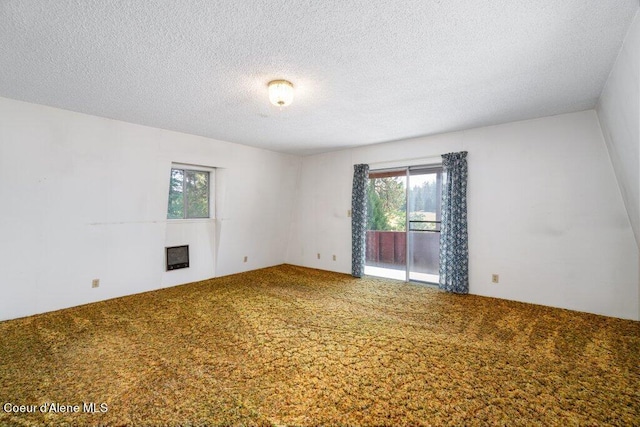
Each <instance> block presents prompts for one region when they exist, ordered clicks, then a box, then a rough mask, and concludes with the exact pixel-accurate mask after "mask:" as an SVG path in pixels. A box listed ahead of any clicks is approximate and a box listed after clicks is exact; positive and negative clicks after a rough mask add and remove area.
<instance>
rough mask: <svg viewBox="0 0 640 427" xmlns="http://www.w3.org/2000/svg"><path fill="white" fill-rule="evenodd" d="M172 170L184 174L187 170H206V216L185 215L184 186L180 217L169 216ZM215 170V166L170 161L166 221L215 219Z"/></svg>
mask: <svg viewBox="0 0 640 427" xmlns="http://www.w3.org/2000/svg"><path fill="white" fill-rule="evenodd" d="M174 170H181V171H182V172H183V174H184V175H186V173H187V172H188V171H190V172H206V173H207V174H208V183H207V184H208V187H209V188H208V192H207V210H208V216H206V217H189V216H187V213H188V211H187V207H188V203H187V191H186V190H185V187H183V194H182V197H183V214H184V216H183V217H182V218H169V198H170V195H171V175H172V173H173V171H174ZM215 172H216V168H214V167H209V166H200V165H192V164H187V163H172V164H171V169H170V170H169V190H168V191H167V207H166V211H167V212H166V218H167V221H172V222H174V221H179V222H193V221H211V220H214V219H215V199H214V188H215V176H216V175H215Z"/></svg>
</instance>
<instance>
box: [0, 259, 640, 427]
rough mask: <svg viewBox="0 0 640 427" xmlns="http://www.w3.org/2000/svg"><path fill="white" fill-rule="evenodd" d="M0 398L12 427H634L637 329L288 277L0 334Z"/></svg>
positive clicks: (380, 286) (336, 279) (541, 310)
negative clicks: (24, 409) (58, 408)
mask: <svg viewBox="0 0 640 427" xmlns="http://www.w3.org/2000/svg"><path fill="white" fill-rule="evenodd" d="M0 399H1V401H0V403H1V404H2V405H3V407H2V408H0V425H16V426H26V425H52V426H54V425H55V426H62V425H74V426H75V425H109V426H111V425H113V426H118V425H131V426H133V425H136V426H137V425H140V426H147V425H149V426H177V425H183V426H209V425H277V426H280V425H350V426H356V425H394V426H396V425H412V426H413V425H416V426H417V425H435V426H439V425H509V426H512V425H544V426H551V425H562V426H567V425H640V322H633V321H625V320H620V319H614V318H607V317H602V316H596V315H591V314H584V313H577V312H571V311H567V310H560V309H554V308H548V307H542V306H536V305H530V304H522V303H516V302H510V301H504V300H497V299H492V298H484V297H478V296H471V295H468V296H458V295H450V294H445V293H441V292H439V291H437V290H435V289H433V288H429V287H424V286H419V285H413V284H405V283H402V282H395V281H390V280H383V279H374V278H365V279H360V280H358V279H353V278H351V277H349V276H346V275H341V274H335V273H328V272H322V271H318V270H310V269H306V268H301V267H294V266H289V265H283V266H278V267H273V268H268V269H263V270H258V271H253V272H249V273H243V274H237V275H234V276H228V277H222V278H217V279H213V280H208V281H204V282H199V283H194V284H190V285H185V286H180V287H174V288H169V289H164V290H159V291H154V292H149V293H145V294H139V295H134V296H130V297H124V298H118V299H114V300H109V301H103V302H99V303H95V304H90V305H86V306H82V307H76V308H72V309H67V310H61V311H57V312H53V313H48V314H43V315H38V316H33V317H29V318H24V319H18V320H12V321H7V322H2V323H0ZM83 402H85V403H88V402H95V403H96V405H97V406H96V407H95V409H96V411H97V412H96V413H86V412H84V410H86V409H88V408H83V407H82V405H83ZM7 403H9V404H12V405H27V406H29V405H34V406H36V407H37V409H36V413H19V412H14V409H15V408H14V409H12V408H13V406H9V407H8V409H9V411H8V412H7V406H6V404H7ZM51 403H57V404H60V405H68V406H71V408H70V409H71V410H74V408H73V406H72V405H79V408H78V412H51V410H50V405H48V406H47V408H46V409H47V411H46V412H44V413H43V412H41V411H40V409H41V408H42V405H43V404H51ZM101 403H104V404H106V407H100V404H101ZM54 408H55V407H54ZM101 409H107V411H106V412H100V410H101ZM18 410H19V408H18Z"/></svg>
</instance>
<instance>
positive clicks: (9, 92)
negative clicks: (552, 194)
mask: <svg viewBox="0 0 640 427" xmlns="http://www.w3.org/2000/svg"><path fill="white" fill-rule="evenodd" d="M637 9H638V0H530V1H513V0H490V1H476V0H474V1H472V0H450V1H445V0H418V1H415V0H407V1H391V0H387V1H381V0H350V1H342V0H317V1H310V0H308V1H307V0H243V1H238V0H234V1H227V0H221V1H204V0H202V1H197V0H173V1H133V0H130V1H124V0H122V1H116V0H102V1H97V0H96V1H85V0H56V1H46V0H40V1H35V0H0V96H4V97H7V98H13V99H19V100H24V101H29V102H34V103H39V104H45V105H51V106H55V107H60V108H64V109H68V110H72V111H78V112H83V113H88V114H93V115H97V116H103V117H108V118H114V119H119V120H124V121H128V122H133V123H139V124H143V125H148V126H154V127H159V128H163V129H170V130H175V131H180V132H186V133H191V134H196V135H202V136H207V137H211V138H215V139H220V140H225V141H231V142H237V143H241V144H247V145H251V146H255V147H262V148H266V149H271V150H276V151H281V152H288V153H294V154H310V153H317V152H322V151H329V150H335V149H340V148H345V147H353V146H358V145H364V144H372V143H379V142H385V141H391V140H398V139H403V138H409V137H415V136H421V135H429V134H436V133H442V132H448V131H454V130H461V129H467V128H472V127H477V126H484V125H492V124H499V123H504V122H509V121H514V120H521V119H528V118H534V117H540V116H547V115H553V114H559V113H565V112H571V111H579V110H584V109H589V108H593V107H594V106H595V104H596V101H597V99H598V97H599V95H600V92H601V91H602V88H603V86H604V83H605V81H606V79H607V76H608V74H609V71H610V70H611V67H612V65H613V63H614V60H615V58H616V55H617V54H618V52H619V50H620V47H621V44H622V40H623V38H624V35H625V33H626V31H627V28H628V26H629V24H630V23H631V20H632V18H633V16H634V14H635V12H636V10H637ZM276 78H284V79H288V80H290V81H292V82H293V83H294V85H295V87H296V95H295V100H294V103H293V104H292V105H291V106H290V107H287V108H285V109H283V110H280V109H278V108H277V107H274V106H272V105H271V104H269V101H268V96H267V83H268V82H269V81H270V80H273V79H276Z"/></svg>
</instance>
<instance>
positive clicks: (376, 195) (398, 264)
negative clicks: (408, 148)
mask: <svg viewBox="0 0 640 427" xmlns="http://www.w3.org/2000/svg"><path fill="white" fill-rule="evenodd" d="M367 194H368V206H367V216H368V218H367V243H366V245H367V248H366V249H367V250H366V261H365V268H364V273H365V274H368V275H371V276H378V277H386V278H390V279H398V280H407V256H406V254H407V233H406V231H407V228H406V226H407V169H406V168H403V169H397V170H385V171H372V172H370V173H369V185H368V188H367Z"/></svg>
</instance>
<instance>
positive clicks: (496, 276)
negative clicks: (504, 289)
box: [491, 274, 500, 283]
mask: <svg viewBox="0 0 640 427" xmlns="http://www.w3.org/2000/svg"><path fill="white" fill-rule="evenodd" d="M491 283H500V275H499V274H492V275H491Z"/></svg>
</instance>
